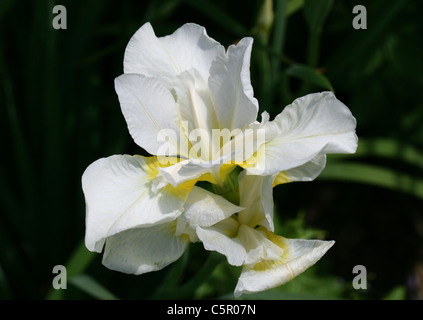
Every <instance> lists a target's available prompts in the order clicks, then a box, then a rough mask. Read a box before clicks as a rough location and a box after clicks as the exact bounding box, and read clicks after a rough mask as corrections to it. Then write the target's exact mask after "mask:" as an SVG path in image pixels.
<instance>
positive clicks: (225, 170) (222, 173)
mask: <svg viewBox="0 0 423 320" xmlns="http://www.w3.org/2000/svg"><path fill="white" fill-rule="evenodd" d="M236 166H237V165H236V164H235V163H234V162H233V161H231V162H229V163H225V164H223V165H222V166H221V167H220V170H219V178H220V181H225V180H226V178H227V177H228V175H229V174H230V173H231V172H232V171H233V170H234V169H235V167H236Z"/></svg>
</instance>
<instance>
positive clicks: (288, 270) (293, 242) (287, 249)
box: [234, 235, 335, 297]
mask: <svg viewBox="0 0 423 320" xmlns="http://www.w3.org/2000/svg"><path fill="white" fill-rule="evenodd" d="M272 241H274V242H275V243H276V244H277V245H278V246H280V247H281V248H283V250H284V253H283V255H282V257H281V260H279V261H274V260H273V261H272V260H267V261H263V262H260V263H258V264H256V265H255V266H253V267H250V266H244V268H243V270H242V273H241V275H240V277H239V279H238V283H237V285H236V288H235V292H234V295H235V297H239V296H240V295H241V294H244V293H253V292H259V291H264V290H268V289H271V288H274V287H277V286H280V285H282V284H284V283H286V282H288V281H290V280H292V279H293V278H294V277H296V276H298V275H299V274H300V273H302V272H304V271H305V270H306V269H308V268H309V267H311V266H312V265H314V264H315V263H316V262H317V261H318V260H319V259H320V258H321V257H322V256H323V255H324V254H325V253H326V251H328V250H329V249H330V248H331V247H332V246H333V245H334V243H335V242H334V241H321V240H302V239H285V238H283V237H279V236H275V235H273V239H272Z"/></svg>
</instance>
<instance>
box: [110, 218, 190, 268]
mask: <svg viewBox="0 0 423 320" xmlns="http://www.w3.org/2000/svg"><path fill="white" fill-rule="evenodd" d="M175 228H176V221H172V222H165V223H162V224H159V225H156V226H152V227H145V228H135V229H131V230H126V231H123V232H120V233H117V234H115V235H113V236H111V237H110V238H108V239H107V240H106V246H105V250H104V255H103V264H104V265H105V266H106V267H107V268H109V269H111V270H116V271H120V272H124V273H129V274H137V275H138V274H142V273H146V272H150V271H156V270H160V269H162V268H164V267H166V266H167V265H169V264H170V263H172V262H174V261H176V260H177V259H178V258H179V257H181V256H182V254H183V253H184V251H185V248H186V246H187V244H188V240H187V239H186V238H184V237H181V236H176V235H175Z"/></svg>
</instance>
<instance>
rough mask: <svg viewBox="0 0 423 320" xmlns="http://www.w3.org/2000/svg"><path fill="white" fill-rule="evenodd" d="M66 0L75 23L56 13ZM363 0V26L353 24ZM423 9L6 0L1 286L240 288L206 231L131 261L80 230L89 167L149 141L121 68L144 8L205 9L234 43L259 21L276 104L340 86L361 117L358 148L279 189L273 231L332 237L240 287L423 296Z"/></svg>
mask: <svg viewBox="0 0 423 320" xmlns="http://www.w3.org/2000/svg"><path fill="white" fill-rule="evenodd" d="M58 4H60V5H64V6H65V8H66V9H67V29H66V30H55V29H54V28H53V26H52V21H53V18H54V17H55V16H56V15H55V14H53V13H52V11H53V7H54V6H55V5H58ZM357 4H362V5H365V7H366V9H367V29H365V30H355V29H354V28H353V25H352V20H353V19H354V17H355V16H356V14H353V13H352V11H353V8H354V6H355V5H357ZM421 12H423V3H421V2H420V1H407V0H396V1H392V2H390V3H389V4H388V3H387V2H386V1H383V0H372V1H361V2H358V1H330V0H311V1H310V0H274V1H264V0H262V1H260V0H244V1H211V0H156V1H129V0H127V1H119V2H116V1H110V0H109V1H105V0H101V1H99V0H90V1H69V0H68V1H66V0H62V1H45V0H39V1H17V0H2V1H1V3H0V74H1V86H0V133H1V137H2V157H1V167H0V210H1V211H0V299H45V298H50V299H91V298H96V299H112V298H119V299H148V298H175V299H176V298H196V299H200V298H233V295H232V292H233V289H234V287H235V284H236V281H237V276H238V275H239V272H240V269H239V268H235V267H231V266H228V264H227V263H226V262H222V263H214V262H216V261H214V260H216V259H217V260H218V259H220V258H219V257H216V256H215V255H210V256H209V255H208V253H207V252H206V251H205V250H204V249H203V248H202V246H201V244H192V245H190V247H189V250H188V251H187V252H186V254H185V255H184V256H183V257H182V258H181V259H179V260H178V261H177V262H176V263H174V264H172V265H170V266H169V267H167V268H165V269H163V270H161V271H158V272H154V273H149V274H145V275H141V276H132V275H125V274H121V273H118V272H114V271H110V270H108V269H106V268H105V267H103V266H102V265H101V255H100V254H92V253H89V252H88V251H87V250H86V249H85V248H84V246H83V243H82V241H83V237H84V231H85V230H84V228H85V203H84V198H83V194H82V190H81V182H80V181H81V175H82V173H83V171H84V170H85V168H86V167H87V166H88V165H89V164H90V163H92V162H93V161H95V160H97V159H98V158H100V157H107V156H110V155H113V154H122V153H128V154H144V153H143V150H141V149H140V148H139V147H138V146H136V145H135V143H134V142H133V140H132V139H131V137H130V135H129V133H128V130H127V128H126V123H125V120H124V118H123V116H122V114H121V112H120V107H119V103H118V99H117V95H116V93H115V90H114V78H115V77H117V76H119V75H120V74H122V73H123V54H124V50H125V46H126V44H127V43H128V41H129V39H130V37H131V36H132V35H133V33H134V32H135V31H136V30H137V29H138V28H139V27H140V26H141V25H142V24H144V23H145V22H147V21H150V22H151V23H152V25H153V27H154V29H155V32H156V34H157V35H158V36H164V35H168V34H170V33H172V32H173V31H174V30H176V29H177V28H178V27H180V26H181V25H182V24H184V23H186V22H195V23H198V24H200V25H202V26H204V27H205V28H206V29H207V33H208V34H209V35H210V36H211V37H212V38H214V39H216V40H217V41H219V42H220V43H222V44H223V45H224V46H226V47H227V46H229V45H230V44H232V43H236V42H237V41H238V40H240V39H241V38H242V37H245V36H251V37H254V40H255V42H254V46H253V53H252V61H251V81H252V85H253V88H254V90H255V96H256V98H257V99H258V101H259V103H260V108H261V111H263V110H267V111H269V113H270V114H271V117H274V116H275V115H276V114H278V113H280V112H281V110H282V109H283V107H284V106H285V105H287V104H289V103H291V102H292V101H293V99H295V98H296V97H299V96H302V95H304V94H307V93H311V92H316V91H324V90H333V91H334V92H335V94H336V96H337V97H338V99H340V100H341V101H343V102H344V103H345V104H346V105H347V106H348V107H349V108H350V109H351V111H352V113H353V114H354V116H355V117H356V118H357V134H358V136H359V149H358V151H357V153H356V154H355V155H348V156H341V155H330V156H328V163H327V167H326V169H325V170H324V171H323V173H322V175H321V176H320V177H319V178H317V179H316V180H315V181H314V182H309V183H291V184H286V185H280V186H277V187H276V188H275V189H274V199H275V207H276V208H275V209H276V213H275V219H276V229H277V230H276V231H277V233H279V234H280V235H283V236H285V237H299V238H320V239H333V240H335V241H336V244H335V246H334V247H333V248H332V249H330V250H329V252H328V253H327V254H326V255H325V256H324V257H323V258H322V260H321V261H319V262H318V263H317V264H316V265H315V266H314V267H312V268H311V269H309V270H308V271H306V272H305V273H304V274H302V275H300V276H298V277H297V278H296V279H294V280H293V281H291V282H289V283H287V284H286V285H283V286H280V287H278V288H276V289H273V290H269V291H267V292H263V293H258V294H253V295H251V296H247V295H245V296H243V297H242V298H254V299H316V298H317V299H421V298H423V242H422V239H423V126H422V123H423V99H422V95H421V92H422V89H423V59H422V57H423V37H422V35H423V20H422V19H421ZM181 50H183V48H181ZM164 116H165V115H164ZM217 262H218V261H217ZM55 265H65V266H66V267H67V280H68V284H67V289H66V290H54V289H52V281H53V278H54V277H55V274H53V272H52V271H53V267H54V266H55ZM216 265H217V267H214V266H216ZM356 265H363V266H365V267H366V270H367V289H366V290H355V289H354V288H353V286H352V281H353V278H354V277H355V276H356V275H355V274H353V273H352V270H353V268H354V266H356Z"/></svg>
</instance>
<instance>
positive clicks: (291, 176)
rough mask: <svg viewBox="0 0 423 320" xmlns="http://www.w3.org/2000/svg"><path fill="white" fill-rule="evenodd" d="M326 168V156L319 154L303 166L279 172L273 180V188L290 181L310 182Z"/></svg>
mask: <svg viewBox="0 0 423 320" xmlns="http://www.w3.org/2000/svg"><path fill="white" fill-rule="evenodd" d="M325 166H326V155H324V154H319V155H317V156H316V157H314V158H313V159H311V160H310V161H308V162H306V163H304V164H303V165H301V166H299V167H296V168H292V169H289V170H286V171H282V172H279V173H278V174H277V175H275V176H274V178H273V186H276V185H278V184H282V183H288V182H292V181H312V180H314V179H315V178H317V177H318V176H319V174H320V173H321V172H322V171H323V169H324V168H325Z"/></svg>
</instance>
